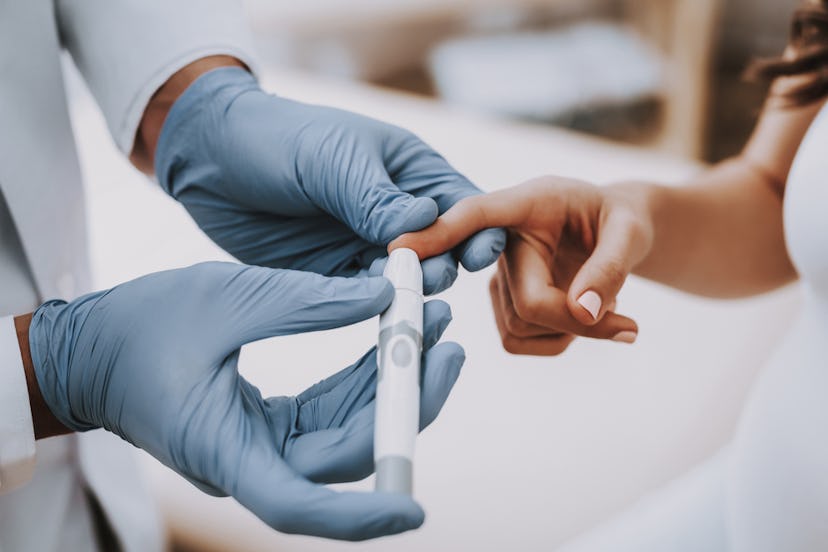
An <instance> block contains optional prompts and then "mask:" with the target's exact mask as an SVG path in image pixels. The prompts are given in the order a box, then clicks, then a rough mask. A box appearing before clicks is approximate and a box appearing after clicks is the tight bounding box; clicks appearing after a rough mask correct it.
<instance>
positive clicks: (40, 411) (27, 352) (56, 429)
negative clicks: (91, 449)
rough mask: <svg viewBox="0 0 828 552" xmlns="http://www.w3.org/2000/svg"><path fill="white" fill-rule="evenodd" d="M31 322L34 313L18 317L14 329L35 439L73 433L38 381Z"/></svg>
mask: <svg viewBox="0 0 828 552" xmlns="http://www.w3.org/2000/svg"><path fill="white" fill-rule="evenodd" d="M31 321H32V313H29V314H24V315H22V316H17V317H15V319H14V327H15V330H16V331H17V343H18V345H19V347H20V357H21V360H22V361H23V371H24V373H25V375H26V387H27V388H28V390H29V406H30V408H31V411H32V424H33V426H34V434H35V439H44V438H46V437H53V436H55V435H64V434H67V433H71V432H72V430H71V429H69V428H68V427H66V426H65V425H63V424H62V423H61V422H60V420H58V419H57V418H56V417H55V415H54V414H53V413H52V411H51V410H50V409H49V406H48V405H47V404H46V401H45V400H44V399H43V394H42V393H41V391H40V384H39V383H38V381H37V375H36V374H35V368H34V363H33V362H32V353H31V346H30V345H29V327H30V325H31Z"/></svg>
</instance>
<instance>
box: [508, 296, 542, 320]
mask: <svg viewBox="0 0 828 552" xmlns="http://www.w3.org/2000/svg"><path fill="white" fill-rule="evenodd" d="M513 306H514V310H515V314H516V315H517V317H519V318H521V319H522V320H528V321H530V322H531V321H534V320H537V318H538V315H539V314H540V313H541V310H542V308H543V304H542V302H541V301H540V300H538V298H537V297H533V296H531V295H527V294H525V293H521V294H518V296H517V297H516V299H515V301H514V304H513Z"/></svg>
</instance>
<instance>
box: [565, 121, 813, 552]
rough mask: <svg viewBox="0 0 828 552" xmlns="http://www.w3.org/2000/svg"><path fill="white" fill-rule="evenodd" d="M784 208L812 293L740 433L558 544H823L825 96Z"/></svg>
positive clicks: (755, 392)
mask: <svg viewBox="0 0 828 552" xmlns="http://www.w3.org/2000/svg"><path fill="white" fill-rule="evenodd" d="M784 210H785V211H784V214H785V237H786V241H787V246H788V252H789V254H790V256H791V259H792V260H793V262H794V265H795V266H796V269H797V271H798V273H799V275H800V280H801V285H802V288H803V293H804V298H805V301H804V302H803V303H804V304H803V309H802V312H801V313H800V315H799V317H798V319H797V321H796V322H795V323H794V324H793V326H792V327H791V328H790V330H789V333H788V335H787V336H786V337H785V339H784V341H783V342H782V344H781V345H780V347H779V348H778V349H777V350H776V352H775V353H774V355H773V356H772V357H771V359H770V360H769V362H768V364H767V365H766V366H765V368H764V369H763V371H762V373H761V375H760V377H759V379H758V380H757V382H756V384H755V385H754V387H753V389H752V390H751V393H750V397H749V399H748V402H747V405H746V406H745V409H744V411H743V413H742V415H741V419H740V421H739V425H738V428H737V430H736V434H735V436H734V439H733V441H732V442H731V444H730V445H729V446H728V447H726V448H725V449H724V450H722V451H721V452H720V453H719V454H717V455H716V456H715V457H713V458H711V459H710V460H708V461H707V462H706V463H704V464H703V465H702V466H699V467H698V468H696V469H695V470H693V471H692V472H691V473H689V474H687V475H685V476H684V477H682V478H680V479H679V480H677V481H675V482H673V483H671V484H670V485H668V486H667V487H665V488H664V489H662V490H660V491H658V492H656V493H654V494H653V495H651V496H649V497H647V498H645V499H644V500H642V501H640V502H639V503H638V504H636V505H634V506H633V507H632V508H631V509H629V510H628V511H626V512H624V513H623V514H621V515H620V516H617V517H616V518H614V519H612V520H610V521H609V522H607V523H605V524H603V525H602V526H600V527H598V528H596V529H594V530H592V531H590V532H589V533H587V534H586V535H584V536H583V537H581V538H578V539H576V540H575V541H574V542H571V543H569V544H568V545H566V546H564V547H563V548H562V549H561V550H562V551H565V552H598V551H600V552H610V551H611V552H633V551H635V552H724V551H727V552H819V551H828V105H826V107H823V109H822V110H821V111H820V113H819V115H818V116H817V118H816V119H815V120H814V122H813V123H812V124H811V128H810V129H809V130H808V133H807V135H806V136H805V139H804V140H803V142H802V144H801V146H800V148H799V151H798V152H797V155H796V160H795V161H794V165H793V167H792V169H791V172H790V175H789V176H788V183H787V188H786V191H785V206H784Z"/></svg>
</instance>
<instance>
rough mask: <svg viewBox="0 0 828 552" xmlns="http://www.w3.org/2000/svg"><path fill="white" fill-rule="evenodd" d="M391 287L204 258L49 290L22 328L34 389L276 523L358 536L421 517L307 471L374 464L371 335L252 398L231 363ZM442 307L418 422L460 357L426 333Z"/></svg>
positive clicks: (338, 473)
mask: <svg viewBox="0 0 828 552" xmlns="http://www.w3.org/2000/svg"><path fill="white" fill-rule="evenodd" d="M392 296H393V288H392V287H391V285H390V283H389V282H388V281H387V280H386V279H384V278H365V279H346V278H325V277H322V276H319V275H316V274H310V273H301V272H294V271H289V270H272V269H268V268H261V267H245V266H240V265H235V264H231V263H207V264H201V265H196V266H193V267H190V268H185V269H181V270H173V271H168V272H161V273H158V274H152V275H149V276H145V277H143V278H139V279H137V280H134V281H132V282H129V283H126V284H123V285H120V286H117V287H115V288H113V289H111V290H109V291H103V292H98V293H92V294H90V295H86V296H84V297H81V298H79V299H77V300H75V301H73V302H71V303H68V304H67V303H65V302H63V301H51V302H48V303H45V304H43V305H42V306H41V307H40V308H39V309H38V310H37V311H36V312H35V314H34V318H33V319H32V323H31V326H30V330H29V332H30V333H29V342H30V345H31V351H32V360H33V363H34V368H35V374H36V376H37V381H38V383H39V384H40V389H41V392H42V394H43V398H44V399H45V401H46V404H47V405H48V406H49V408H50V409H51V411H52V412H53V413H54V414H55V416H56V417H57V418H58V419H59V420H60V421H61V422H62V423H63V424H65V425H66V426H68V427H69V428H71V429H74V430H77V431H84V430H89V429H93V428H98V427H104V428H106V429H108V430H109V431H112V432H114V433H116V434H118V435H120V436H121V437H122V438H124V439H126V440H127V441H129V442H131V443H133V444H134V445H136V446H138V447H140V448H142V449H144V450H146V451H148V452H149V453H150V454H152V455H153V456H155V457H156V458H158V459H159V460H160V461H161V462H163V463H164V464H166V465H167V466H170V467H171V468H173V469H174V470H176V471H177V472H178V473H180V474H182V475H183V476H184V477H186V478H188V479H189V480H190V481H191V482H193V483H194V484H196V485H197V486H198V487H200V488H201V489H203V490H205V491H207V492H210V493H211V494H215V495H224V494H228V495H232V496H234V497H235V498H236V499H237V500H238V501H239V502H240V503H241V504H243V505H244V506H246V507H247V508H249V509H250V510H252V511H253V512H254V513H255V514H256V515H257V516H259V517H260V518H261V519H262V520H264V521H265V522H266V523H268V524H269V525H270V526H272V527H274V528H276V529H278V530H280V531H284V532H288V533H303V534H308V535H318V536H324V537H332V538H339V539H350V540H359V539H366V538H372V537H377V536H380V535H387V534H391V533H398V532H401V531H406V530H408V529H413V528H416V527H418V526H420V525H421V524H422V523H423V518H424V514H423V511H422V509H421V508H420V506H419V505H417V504H416V503H415V502H414V501H413V500H412V499H411V498H410V497H408V496H404V495H395V494H388V493H356V492H341V493H340V492H334V491H333V490H330V489H328V488H326V487H324V486H322V485H317V484H314V483H312V482H311V481H315V482H320V483H329V482H342V481H352V480H357V479H361V478H364V477H366V476H367V475H369V474H370V473H371V472H372V471H373V431H374V430H373V423H374V421H373V400H374V391H375V380H376V354H375V351H374V349H372V350H371V351H370V352H368V353H367V354H366V355H365V356H364V357H362V358H361V359H360V360H358V361H357V362H356V363H355V364H353V365H352V366H350V367H349V368H346V369H345V370H343V371H341V372H339V373H338V374H336V375H334V376H332V377H330V378H329V379H327V380H324V381H322V382H321V383H318V384H316V385H314V386H313V387H311V388H310V389H308V390H307V391H305V392H304V393H302V394H301V395H299V396H297V397H271V398H263V397H262V396H261V393H260V392H259V390H258V389H257V388H256V387H254V386H253V385H252V384H250V383H249V382H248V381H246V380H245V379H244V378H243V377H241V376H240V375H239V372H238V370H237V362H238V359H239V348H240V347H241V346H242V345H243V344H245V343H249V342H251V341H256V340H259V339H264V338H267V337H271V336H278V335H287V334H294V333H298V332H306V331H313V330H322V329H327V328H333V327H337V326H342V325H345V324H351V323H353V322H356V321H359V320H363V319H366V318H369V317H372V316H374V315H376V314H378V313H380V312H381V311H382V310H384V309H385V308H386V307H387V306H388V305H389V303H390V301H391V299H392ZM450 319H451V314H450V312H449V308H448V305H446V304H445V303H443V302H441V301H432V302H430V303H428V304H426V307H425V328H424V346H425V347H426V349H427V350H426V352H425V353H424V356H423V379H422V398H421V400H422V414H421V419H420V423H421V427H425V426H426V425H428V424H429V423H430V422H431V421H432V420H433V419H434V418H435V417H436V415H437V413H438V412H439V411H440V408H441V407H442V405H443V402H444V401H445V400H446V398H447V396H448V394H449V392H450V390H451V388H452V386H453V385H454V382H455V380H456V379H457V376H458V375H459V372H460V367H461V365H462V364H463V360H464V356H463V350H462V348H460V346H459V345H457V344H455V343H443V344H440V345H436V346H435V343H436V342H437V341H438V339H439V337H440V335H441V334H442V332H443V330H444V329H445V327H446V326H447V325H448V323H449V321H450ZM296 361H301V359H293V360H291V361H287V362H284V366H279V364H280V363H279V362H278V361H276V360H274V364H275V365H276V366H274V369H275V368H280V369H284V370H287V369H294V370H296V369H299V370H301V369H302V366H301V362H299V365H298V366H297V365H296V364H297V362H296Z"/></svg>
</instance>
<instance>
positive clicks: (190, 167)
mask: <svg viewBox="0 0 828 552" xmlns="http://www.w3.org/2000/svg"><path fill="white" fill-rule="evenodd" d="M252 91H259V92H261V88H259V84H258V82H257V81H256V79H255V77H254V76H253V75H251V74H250V73H249V72H247V71H245V70H242V69H240V68H238V67H219V68H216V69H214V70H211V71H208V72H206V73H204V74H202V75H200V76H199V77H198V78H197V79H196V80H194V81H193V82H192V83H190V85H189V86H188V87H187V89H186V90H184V92H183V93H182V94H181V95H180V96H179V97H178V98H177V99H176V101H175V104H174V105H173V106H172V107H171V108H170V110H169V113H167V116H166V119H165V121H164V124H163V127H162V128H161V129H160V131H161V132H160V134H159V136H158V141H157V144H156V149H155V176H156V178H157V179H158V183H159V185H160V186H161V188H162V189H163V190H164V191H165V192H167V193H168V194H169V195H170V196H172V197H173V198H175V199H178V200H180V196H181V194H182V193H183V192H185V191H186V189H187V188H188V187H189V186H190V185H192V184H193V183H194V182H198V184H199V186H204V185H206V184H207V183H208V182H214V181H215V180H216V179H214V178H205V173H210V174H213V173H214V172H215V171H221V170H222V167H223V166H224V165H225V164H226V163H225V162H226V161H227V160H228V157H229V158H233V157H234V155H233V154H229V156H228V148H230V147H231V146H233V140H231V139H228V132H232V131H230V130H228V129H227V128H226V126H225V125H226V124H227V122H228V119H229V118H230V117H231V115H230V114H229V113H228V111H229V107H230V106H231V105H234V102H235V100H236V99H237V98H238V97H239V96H240V95H241V94H244V93H247V92H252ZM190 171H196V172H197V173H198V175H199V176H198V178H190V177H189V176H190V175H189V172H190Z"/></svg>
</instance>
